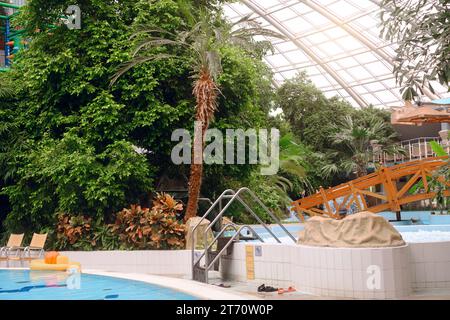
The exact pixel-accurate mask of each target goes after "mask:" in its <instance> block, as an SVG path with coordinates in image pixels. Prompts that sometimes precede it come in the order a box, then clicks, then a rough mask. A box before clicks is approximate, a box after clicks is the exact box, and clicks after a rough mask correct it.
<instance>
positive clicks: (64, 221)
mask: <svg viewBox="0 0 450 320" xmlns="http://www.w3.org/2000/svg"><path fill="white" fill-rule="evenodd" d="M91 226H92V218H91V217H88V216H83V215H78V216H71V215H68V214H65V213H61V214H59V215H58V223H57V225H56V243H55V245H56V246H57V247H58V248H64V249H74V248H84V247H86V244H87V245H88V246H91V247H93V246H95V241H93V239H92V237H91Z"/></svg>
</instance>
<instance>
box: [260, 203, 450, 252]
mask: <svg viewBox="0 0 450 320" xmlns="http://www.w3.org/2000/svg"><path fill="white" fill-rule="evenodd" d="M380 215H381V216H383V217H384V218H386V219H387V220H390V222H391V224H392V225H393V226H394V228H396V229H397V230H398V231H399V232H400V234H401V235H402V237H403V239H404V240H405V242H407V243H425V242H440V241H450V215H433V214H431V212H429V211H410V212H403V213H402V219H403V220H402V221H400V223H399V222H397V221H393V220H394V219H395V214H394V213H391V212H383V213H380ZM284 226H285V227H286V229H287V230H288V231H289V232H290V233H291V234H292V235H293V236H294V237H295V238H298V233H299V232H300V231H301V230H303V228H304V226H303V225H302V224H299V223H291V224H285V225H284ZM252 227H253V229H254V230H255V231H256V232H257V233H258V235H260V236H261V238H262V239H263V240H264V242H267V243H277V242H278V241H276V239H274V238H273V236H272V235H271V234H270V233H269V232H268V231H267V230H266V229H265V228H264V227H263V226H262V225H255V226H252ZM269 228H270V230H271V231H272V232H273V233H274V234H275V236H276V237H277V238H278V239H279V240H280V241H281V242H282V243H286V244H291V243H293V241H292V240H291V238H290V237H289V236H288V235H287V234H286V232H285V231H284V230H283V229H282V228H281V227H280V226H278V225H271V226H269ZM256 241H257V240H256Z"/></svg>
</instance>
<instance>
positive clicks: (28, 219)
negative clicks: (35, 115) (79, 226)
mask: <svg viewBox="0 0 450 320" xmlns="http://www.w3.org/2000/svg"><path fill="white" fill-rule="evenodd" d="M26 160H27V161H28V162H27V163H26V165H24V166H23V167H21V168H20V169H19V170H18V172H17V175H16V176H17V178H16V179H17V181H16V183H15V184H14V185H11V186H7V187H5V188H4V193H5V194H7V195H8V196H9V199H10V202H11V204H12V206H13V210H12V212H11V214H10V215H9V216H8V219H7V221H6V224H7V226H8V227H9V228H10V229H17V228H26V227H25V226H32V227H43V226H44V225H45V223H48V222H49V221H50V220H51V218H52V216H53V214H54V212H57V211H62V212H70V213H86V214H90V215H98V216H104V215H106V214H108V213H110V212H113V211H114V210H117V209H119V208H120V207H121V206H123V205H125V204H127V203H128V202H129V201H137V200H138V198H139V196H140V195H141V194H142V193H143V192H145V191H146V190H148V189H149V188H151V182H152V179H151V178H150V175H151V172H150V167H149V166H148V165H147V161H146V159H145V157H144V156H142V155H139V154H137V153H136V152H135V151H134V149H133V147H132V146H131V144H130V143H128V142H126V141H116V142H114V143H113V144H111V145H109V146H108V147H107V148H105V151H104V152H102V153H99V154H96V152H95V149H94V148H93V147H92V146H90V144H89V143H88V142H87V140H86V139H84V138H80V137H78V136H76V135H74V134H73V133H71V132H68V133H66V134H65V135H64V137H63V138H62V139H61V140H59V141H58V140H54V139H50V138H47V139H44V140H42V141H41V142H40V143H39V144H38V146H36V149H35V150H32V151H31V152H30V154H28V156H27V159H26ZM40 223H43V224H42V225H41V224H40ZM25 230H26V231H31V230H27V229H25Z"/></svg>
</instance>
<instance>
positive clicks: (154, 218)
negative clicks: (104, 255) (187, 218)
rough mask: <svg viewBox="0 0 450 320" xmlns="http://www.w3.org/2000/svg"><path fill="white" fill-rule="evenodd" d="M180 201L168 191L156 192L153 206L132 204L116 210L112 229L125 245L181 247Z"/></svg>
mask: <svg viewBox="0 0 450 320" xmlns="http://www.w3.org/2000/svg"><path fill="white" fill-rule="evenodd" d="M182 208H183V207H182V205H181V204H180V203H178V202H177V201H175V200H174V199H173V198H172V197H171V196H170V195H168V194H158V195H157V197H156V200H155V201H154V203H153V207H152V208H151V209H149V208H141V207H140V206H131V208H129V209H123V210H122V211H121V212H119V213H118V214H117V217H116V222H115V223H114V224H113V225H111V231H112V232H113V233H114V234H116V235H117V236H118V237H119V238H120V240H121V243H122V244H123V245H124V246H125V247H126V248H128V249H141V250H142V249H162V250H165V249H184V248H185V232H186V227H185V225H184V224H183V223H182V222H181V221H179V220H177V213H178V212H179V211H181V210H182Z"/></svg>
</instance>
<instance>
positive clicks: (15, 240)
mask: <svg viewBox="0 0 450 320" xmlns="http://www.w3.org/2000/svg"><path fill="white" fill-rule="evenodd" d="M22 241H23V233H21V234H14V233H12V234H11V235H10V236H9V239H8V243H7V244H6V246H4V247H1V248H0V261H1V260H8V255H9V254H10V252H11V251H17V250H18V249H19V248H21V246H22Z"/></svg>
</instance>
